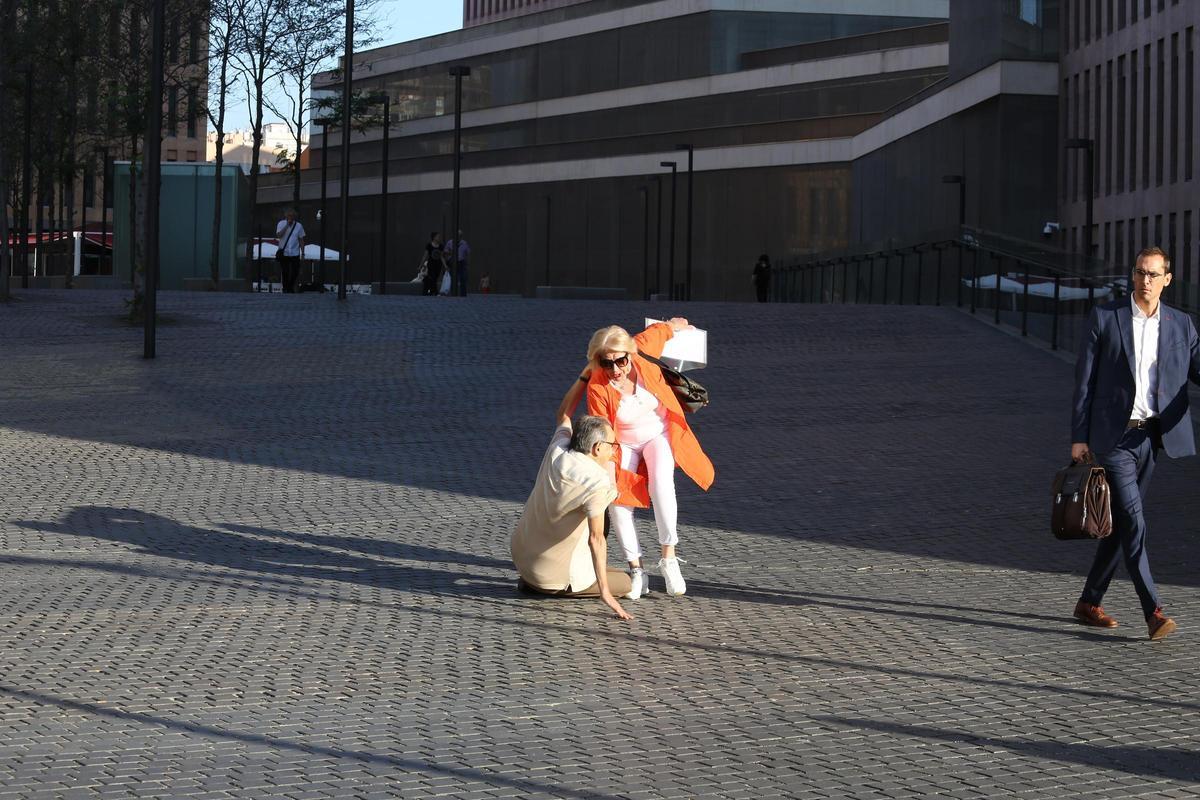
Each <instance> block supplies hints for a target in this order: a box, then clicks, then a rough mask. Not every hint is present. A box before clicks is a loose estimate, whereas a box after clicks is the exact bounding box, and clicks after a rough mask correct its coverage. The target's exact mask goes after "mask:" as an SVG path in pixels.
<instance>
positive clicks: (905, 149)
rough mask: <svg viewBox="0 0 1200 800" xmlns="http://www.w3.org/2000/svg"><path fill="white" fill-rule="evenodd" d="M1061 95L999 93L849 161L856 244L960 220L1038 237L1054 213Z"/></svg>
mask: <svg viewBox="0 0 1200 800" xmlns="http://www.w3.org/2000/svg"><path fill="white" fill-rule="evenodd" d="M1057 116H1058V98H1057V97H1036V96H1029V95H1003V96H1000V97H997V98H994V99H992V100H989V101H987V102H985V103H982V104H980V105H978V106H975V107H973V108H970V109H968V110H966V111H964V112H962V113H960V114H957V115H955V116H953V117H949V118H947V119H945V120H942V121H941V122H938V123H935V124H933V125H930V126H929V127H927V128H924V129H922V130H920V131H917V132H916V133H914V134H912V135H910V136H907V137H905V138H903V139H901V140H899V141H897V142H893V143H892V144H890V145H888V146H887V147H884V148H881V149H880V150H877V151H875V152H874V153H870V154H868V155H866V156H864V157H862V158H861V159H859V160H858V161H856V162H855V163H854V178H853V186H854V189H853V195H852V198H851V208H850V216H851V219H850V231H851V233H850V238H851V241H852V242H853V243H854V244H856V245H858V244H872V243H881V242H886V241H889V240H892V241H894V242H895V243H896V244H911V243H914V242H919V241H921V239H922V237H924V236H925V235H926V234H928V233H930V232H945V231H948V230H951V229H953V228H954V227H955V226H957V225H958V220H959V211H958V192H959V190H958V186H957V185H955V184H946V183H942V176H943V175H948V174H959V175H965V176H966V181H967V202H966V224H967V225H970V226H972V227H980V228H984V229H986V230H989V231H995V232H997V233H1003V234H1007V235H1010V236H1015V237H1019V238H1022V239H1029V240H1037V239H1038V238H1039V237H1040V236H1041V231H1042V228H1043V226H1044V225H1045V223H1046V222H1049V221H1053V220H1056V219H1057V216H1056V215H1057V213H1058V212H1057V205H1056V175H1057V169H1058V166H1057V165H1058V153H1057V149H1056V146H1055V143H1056V142H1057V141H1058V135H1057V131H1058V122H1057Z"/></svg>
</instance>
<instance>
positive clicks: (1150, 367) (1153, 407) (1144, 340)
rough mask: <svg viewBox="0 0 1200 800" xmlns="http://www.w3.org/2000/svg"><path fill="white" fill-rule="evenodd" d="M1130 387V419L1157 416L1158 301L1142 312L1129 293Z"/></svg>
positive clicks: (1159, 311) (1159, 305)
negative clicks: (1131, 322) (1147, 314)
mask: <svg viewBox="0 0 1200 800" xmlns="http://www.w3.org/2000/svg"><path fill="white" fill-rule="evenodd" d="M1129 302H1130V303H1132V304H1133V353H1134V370H1133V377H1134V391H1133V411H1131V412H1130V414H1129V417H1130V419H1149V418H1150V417H1157V416H1158V322H1159V320H1160V319H1161V318H1162V303H1159V304H1158V307H1157V308H1155V309H1154V314H1153V315H1152V316H1146V314H1145V313H1144V312H1143V311H1142V309H1141V308H1140V307H1139V306H1138V304H1137V302H1136V301H1135V300H1134V299H1133V297H1132V296H1130V298H1129Z"/></svg>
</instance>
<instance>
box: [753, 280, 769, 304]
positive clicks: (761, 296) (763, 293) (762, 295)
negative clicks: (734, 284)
mask: <svg viewBox="0 0 1200 800" xmlns="http://www.w3.org/2000/svg"><path fill="white" fill-rule="evenodd" d="M767 289H768V285H767V284H766V283H764V282H760V283H755V284H754V292H755V294H757V295H758V302H760V303H765V302H767Z"/></svg>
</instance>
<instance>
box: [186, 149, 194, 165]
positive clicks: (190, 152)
mask: <svg viewBox="0 0 1200 800" xmlns="http://www.w3.org/2000/svg"><path fill="white" fill-rule="evenodd" d="M187 160H188V161H190V162H193V163H194V162H195V161H196V151H195V150H188V151H187Z"/></svg>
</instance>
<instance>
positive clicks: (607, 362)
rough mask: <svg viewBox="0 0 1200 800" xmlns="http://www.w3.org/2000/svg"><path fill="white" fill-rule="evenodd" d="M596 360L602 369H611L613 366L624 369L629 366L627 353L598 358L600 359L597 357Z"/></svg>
mask: <svg viewBox="0 0 1200 800" xmlns="http://www.w3.org/2000/svg"><path fill="white" fill-rule="evenodd" d="M597 362H598V363H599V364H600V366H601V367H603V368H604V369H612V368H613V367H620V368H621V369H625V368H626V367H628V366H629V354H628V353H626V354H625V355H623V356H621V357H620V358H600V359H597Z"/></svg>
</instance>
